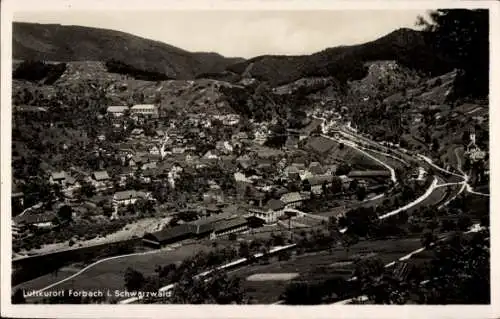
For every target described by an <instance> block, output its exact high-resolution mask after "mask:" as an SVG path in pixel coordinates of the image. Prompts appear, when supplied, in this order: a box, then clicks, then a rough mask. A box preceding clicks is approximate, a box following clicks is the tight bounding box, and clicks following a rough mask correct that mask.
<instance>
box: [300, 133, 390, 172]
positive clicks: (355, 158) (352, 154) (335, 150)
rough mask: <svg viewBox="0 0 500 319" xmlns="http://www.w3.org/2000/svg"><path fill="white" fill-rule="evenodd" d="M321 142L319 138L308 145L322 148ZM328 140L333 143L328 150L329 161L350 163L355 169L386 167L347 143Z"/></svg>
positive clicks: (313, 147)
mask: <svg viewBox="0 0 500 319" xmlns="http://www.w3.org/2000/svg"><path fill="white" fill-rule="evenodd" d="M325 140H326V139H325ZM320 142H322V141H320V140H319V138H316V139H315V140H311V141H310V143H309V144H308V147H310V148H311V149H313V150H314V149H315V147H317V148H319V149H321V147H322V145H321V143H320ZM327 142H328V143H330V144H331V145H333V146H332V147H331V148H330V149H329V150H328V154H327V158H326V160H327V161H330V162H334V163H349V164H351V165H352V167H353V169H362V170H370V169H374V170H380V169H385V167H384V166H382V165H380V163H378V162H376V161H374V160H373V159H372V158H370V157H368V156H366V155H365V154H363V153H362V152H360V151H358V150H356V149H354V148H352V147H349V146H347V145H343V146H341V144H340V143H338V142H336V141H333V140H328V141H327ZM316 144H319V146H316Z"/></svg>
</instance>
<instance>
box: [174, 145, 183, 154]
mask: <svg viewBox="0 0 500 319" xmlns="http://www.w3.org/2000/svg"><path fill="white" fill-rule="evenodd" d="M185 151H186V148H185V147H179V146H177V147H174V148H172V153H173V154H184V152H185Z"/></svg>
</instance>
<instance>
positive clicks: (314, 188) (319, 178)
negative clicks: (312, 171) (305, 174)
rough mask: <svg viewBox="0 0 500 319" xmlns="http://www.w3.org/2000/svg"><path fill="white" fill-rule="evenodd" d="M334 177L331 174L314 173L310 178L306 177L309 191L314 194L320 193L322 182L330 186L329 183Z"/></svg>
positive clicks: (321, 191)
mask: <svg viewBox="0 0 500 319" xmlns="http://www.w3.org/2000/svg"><path fill="white" fill-rule="evenodd" d="M334 178H335V177H334V176H333V175H327V174H325V175H316V176H313V177H311V178H308V179H307V180H308V181H309V184H310V185H311V192H313V193H314V194H322V193H323V184H325V183H326V184H327V185H328V187H330V186H331V183H332V181H333V179H334Z"/></svg>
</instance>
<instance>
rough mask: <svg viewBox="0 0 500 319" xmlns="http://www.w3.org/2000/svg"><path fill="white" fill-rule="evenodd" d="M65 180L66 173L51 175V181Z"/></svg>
mask: <svg viewBox="0 0 500 319" xmlns="http://www.w3.org/2000/svg"><path fill="white" fill-rule="evenodd" d="M65 178H66V172H65V171H60V172H53V173H52V179H65Z"/></svg>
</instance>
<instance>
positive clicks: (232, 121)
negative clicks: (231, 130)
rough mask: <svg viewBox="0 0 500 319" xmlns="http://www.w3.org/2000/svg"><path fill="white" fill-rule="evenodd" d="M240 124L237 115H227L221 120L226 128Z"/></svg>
mask: <svg viewBox="0 0 500 319" xmlns="http://www.w3.org/2000/svg"><path fill="white" fill-rule="evenodd" d="M239 122H240V116H239V115H238V114H227V115H226V116H225V117H224V118H223V119H222V124H224V125H227V126H234V125H236V124H238V123H239Z"/></svg>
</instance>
